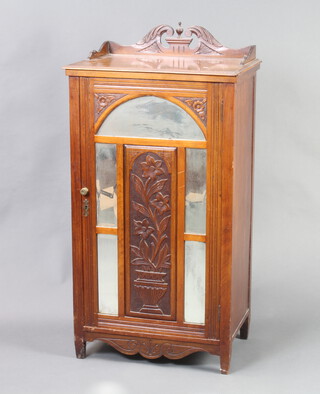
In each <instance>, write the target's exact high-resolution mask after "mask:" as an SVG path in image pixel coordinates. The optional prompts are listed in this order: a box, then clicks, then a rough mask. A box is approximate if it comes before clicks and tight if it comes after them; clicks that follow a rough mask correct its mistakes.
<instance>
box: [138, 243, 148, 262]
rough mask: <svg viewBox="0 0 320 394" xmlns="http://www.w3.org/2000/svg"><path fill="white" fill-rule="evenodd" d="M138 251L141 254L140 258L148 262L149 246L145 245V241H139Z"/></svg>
mask: <svg viewBox="0 0 320 394" xmlns="http://www.w3.org/2000/svg"><path fill="white" fill-rule="evenodd" d="M139 247H140V250H141V254H142V257H144V258H145V259H146V260H147V261H148V260H149V252H150V249H149V245H148V244H147V242H146V241H145V240H143V239H142V240H141V241H140V244H139Z"/></svg>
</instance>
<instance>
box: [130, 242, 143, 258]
mask: <svg viewBox="0 0 320 394" xmlns="http://www.w3.org/2000/svg"><path fill="white" fill-rule="evenodd" d="M130 247H131V252H132V253H133V254H135V255H136V256H138V257H140V258H143V257H142V254H141V251H140V248H138V247H137V246H134V245H130Z"/></svg>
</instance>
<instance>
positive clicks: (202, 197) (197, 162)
mask: <svg viewBox="0 0 320 394" xmlns="http://www.w3.org/2000/svg"><path fill="white" fill-rule="evenodd" d="M206 160H207V152H206V150H205V149H186V209H185V222H186V223H185V232H186V233H188V234H205V233H206V191H207V190H206Z"/></svg>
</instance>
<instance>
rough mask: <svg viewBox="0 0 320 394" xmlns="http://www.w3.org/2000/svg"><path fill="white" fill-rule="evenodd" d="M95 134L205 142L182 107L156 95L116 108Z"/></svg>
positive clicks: (197, 127)
mask: <svg viewBox="0 0 320 394" xmlns="http://www.w3.org/2000/svg"><path fill="white" fill-rule="evenodd" d="M98 135H105V136H115V137H127V136H129V137H140V138H156V139H182V140H198V141H204V140H205V138H204V135H203V133H202V131H201V129H200V127H199V126H198V125H197V123H196V122H195V120H194V119H193V118H192V117H191V116H190V115H189V114H188V113H187V112H186V111H184V110H183V109H182V108H181V107H179V106H178V105H176V104H174V103H172V102H171V101H168V100H164V99H162V98H160V97H156V96H144V97H138V98H135V99H132V100H129V101H126V102H125V103H123V104H120V105H119V106H118V107H116V108H115V109H114V110H113V111H112V112H111V113H110V114H109V115H108V116H107V118H106V119H105V121H104V122H103V123H102V125H101V127H100V129H99V131H98Z"/></svg>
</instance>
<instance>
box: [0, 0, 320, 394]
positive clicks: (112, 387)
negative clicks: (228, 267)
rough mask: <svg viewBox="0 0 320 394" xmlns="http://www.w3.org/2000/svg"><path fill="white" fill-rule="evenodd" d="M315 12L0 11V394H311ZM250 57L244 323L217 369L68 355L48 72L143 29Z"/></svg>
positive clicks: (58, 122)
mask: <svg viewBox="0 0 320 394" xmlns="http://www.w3.org/2000/svg"><path fill="white" fill-rule="evenodd" d="M319 15H320V3H319V1H318V0H314V1H311V0H310V1H298V0H297V1H289V0H288V1H285V0H278V1H253V0H242V1H236V0H234V1H232V0H224V1H214V0H208V1H199V0H198V1H186V0H176V1H173V0H171V1H169V0H162V1H158V2H155V1H147V0H144V1H131V2H130V1H123V0H117V1H113V2H111V1H102V0H93V1H76V0H64V1H62V0H55V1H50V2H49V1H43V0H42V1H41V0H29V1H18V0H11V1H7V0H2V1H1V12H0V29H1V31H0V33H1V34H0V48H1V56H0V62H1V73H0V80H1V84H0V86H1V89H0V95H1V99H0V100H1V101H0V102H1V108H0V111H1V123H0V124H1V140H0V146H1V183H0V190H1V204H0V223H1V230H0V231H1V234H0V235H1V251H0V256H1V267H0V268H1V270H0V281H1V282H0V302H1V307H0V314H1V321H0V329H1V332H0V340H1V344H0V346H1V347H0V350H1V360H0V387H1V392H2V393H4V394H11V393H15V394H16V393H17V394H18V393H24V394H27V393H32V394H38V393H45V394H46V393H68V394H70V393H73V392H74V393H88V394H102V393H104V394H127V393H130V394H131V393H133V394H135V393H137V394H144V393H148V394H150V393H174V394H178V393H184V394H189V393H190V394H191V393H201V394H207V393H232V394H234V393H246V394H248V393H270V392H272V393H290V394H292V393H319V392H320V378H319V372H318V367H319V351H320V344H319V330H320V319H319V299H320V291H319V276H320V275H319V274H320V269H319V264H320V257H319V256H320V253H319V252H320V250H319V243H320V242H319V236H320V229H319V228H320V208H319V205H320V204H319V202H320V184H319V179H320V177H319V174H320V162H319V159H320V138H319V135H320V127H319V125H320V116H319V113H320V110H319V107H320V89H319V69H320V55H319V37H320V28H319V26H320V25H319ZM180 20H181V21H182V22H183V24H184V26H185V27H187V26H190V25H194V24H197V25H202V26H204V27H206V28H207V29H208V30H209V31H211V32H212V33H213V34H214V35H215V36H216V38H217V39H218V40H220V41H221V42H222V43H223V44H225V45H226V46H230V47H234V48H238V47H243V46H247V45H250V44H256V45H257V53H258V57H259V58H260V59H262V60H263V63H262V67H261V70H260V71H259V72H258V81H257V111H256V165H255V206H254V240H253V293H252V301H253V305H252V309H253V311H252V326H251V333H250V338H249V340H248V341H247V342H245V341H239V340H236V341H235V343H234V351H233V360H232V371H231V372H232V373H231V375H229V376H220V375H219V373H218V368H219V361H218V358H217V357H213V356H209V355H206V354H196V355H192V356H190V357H188V358H187V359H184V360H181V361H177V362H172V361H168V360H160V361H153V362H151V361H147V360H144V359H142V358H140V357H126V356H123V355H120V354H118V353H117V352H115V351H113V350H112V349H110V348H109V347H107V346H106V345H100V344H98V343H97V344H92V345H91V346H88V353H89V357H88V358H87V359H85V360H77V359H76V358H75V356H74V348H73V333H72V292H71V237H70V198H69V193H70V187H69V182H70V176H69V135H68V132H69V131H68V127H69V124H68V87H67V78H66V77H65V76H64V72H63V71H62V70H61V69H60V67H61V66H63V65H66V64H68V63H71V62H74V61H78V60H81V59H84V58H86V56H87V55H88V53H89V52H90V51H91V50H93V49H98V48H99V46H100V44H101V43H102V42H103V41H104V40H106V39H111V40H114V41H117V42H119V43H122V44H131V43H134V42H136V41H138V40H139V39H140V38H141V37H142V36H143V35H144V34H145V33H147V32H148V31H149V29H150V28H152V27H153V26H155V25H158V24H162V23H165V24H170V25H173V26H175V25H176V24H177V22H178V21H180Z"/></svg>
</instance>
